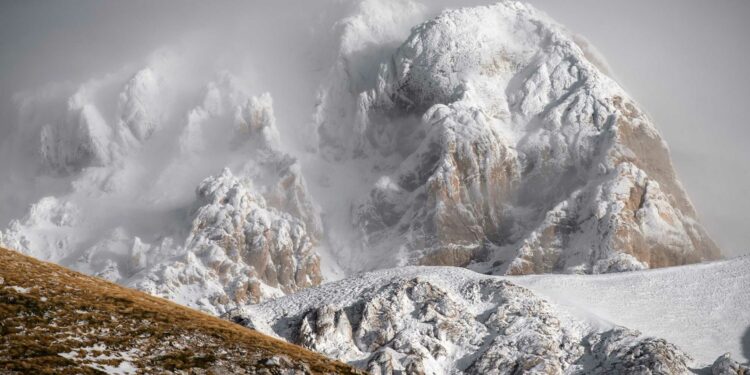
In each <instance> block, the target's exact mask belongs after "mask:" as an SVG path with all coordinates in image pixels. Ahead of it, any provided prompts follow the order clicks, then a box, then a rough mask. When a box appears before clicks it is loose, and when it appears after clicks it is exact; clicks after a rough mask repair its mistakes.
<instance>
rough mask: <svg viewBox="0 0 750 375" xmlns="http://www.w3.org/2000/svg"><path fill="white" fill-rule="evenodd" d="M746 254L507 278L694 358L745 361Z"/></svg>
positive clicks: (749, 349) (749, 328) (749, 330)
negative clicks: (644, 267) (606, 271)
mask: <svg viewBox="0 0 750 375" xmlns="http://www.w3.org/2000/svg"><path fill="white" fill-rule="evenodd" d="M748 269H750V257H742V258H735V259H730V260H726V261H719V262H711V263H706V264H696V265H691V266H685V267H670V268H665V269H659V270H649V271H639V272H628V273H623V274H616V275H615V274H612V275H593V276H590V277H582V276H575V275H555V276H551V275H550V276H547V275H545V276H524V277H519V278H513V279H511V280H512V281H513V282H514V283H516V284H518V285H522V286H524V287H527V288H529V289H530V290H532V291H534V293H536V294H537V295H540V296H543V297H544V298H546V299H548V300H549V301H551V302H553V303H554V304H556V305H558V306H560V307H561V308H563V309H565V310H566V311H569V312H570V313H571V314H574V315H576V314H578V313H582V314H585V315H586V316H590V317H592V318H593V319H597V320H601V321H607V322H610V323H612V324H618V325H622V326H625V327H628V328H633V329H637V330H639V331H641V332H644V333H646V334H648V335H653V336H656V337H662V338H665V339H667V340H668V341H669V342H671V343H674V344H676V345H677V346H679V347H680V349H682V350H684V351H685V352H687V353H689V354H690V355H691V356H692V357H693V358H695V360H696V361H698V362H699V363H703V364H707V363H711V362H713V360H714V359H716V358H717V357H718V356H720V355H721V354H723V353H724V352H729V353H731V354H732V357H733V358H735V359H738V360H741V361H742V362H745V361H750V273H748Z"/></svg>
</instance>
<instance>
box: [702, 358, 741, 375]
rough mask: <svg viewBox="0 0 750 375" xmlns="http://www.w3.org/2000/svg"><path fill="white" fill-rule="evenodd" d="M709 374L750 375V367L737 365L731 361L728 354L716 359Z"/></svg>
mask: <svg viewBox="0 0 750 375" xmlns="http://www.w3.org/2000/svg"><path fill="white" fill-rule="evenodd" d="M711 374H713V375H746V374H750V366H748V365H742V364H739V363H738V362H737V361H735V360H733V359H732V356H731V355H729V353H725V354H724V355H722V356H720V357H719V358H716V362H714V364H713V366H711Z"/></svg>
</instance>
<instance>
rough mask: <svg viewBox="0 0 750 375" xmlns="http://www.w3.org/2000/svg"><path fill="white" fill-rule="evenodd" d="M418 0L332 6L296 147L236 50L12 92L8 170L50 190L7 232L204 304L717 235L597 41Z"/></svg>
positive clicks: (691, 253) (552, 265) (698, 246)
mask: <svg viewBox="0 0 750 375" xmlns="http://www.w3.org/2000/svg"><path fill="white" fill-rule="evenodd" d="M427 8H428V7H426V6H425V5H421V4H418V3H413V2H410V1H389V2H386V3H377V2H372V1H364V2H361V3H358V4H357V5H355V6H353V8H352V11H351V14H350V15H349V16H348V17H345V18H344V19H342V20H340V21H338V22H336V24H335V25H336V27H335V28H334V29H333V31H332V32H333V33H334V34H335V35H334V37H332V38H333V40H335V41H338V42H337V43H334V45H336V48H337V50H335V51H334V56H335V58H334V64H333V66H332V68H331V69H330V71H329V72H328V74H327V76H326V77H325V79H324V80H323V83H321V85H320V87H319V89H318V96H319V99H318V102H317V105H316V107H315V109H314V111H313V112H314V113H313V123H312V125H310V126H307V127H305V126H301V125H295V124H287V125H285V126H288V127H289V126H291V127H292V128H294V129H299V132H301V133H305V134H307V135H308V136H306V138H307V141H308V144H307V147H306V149H305V150H303V151H300V150H297V149H295V148H294V147H292V146H291V144H289V143H288V142H286V141H285V140H284V139H282V137H281V136H280V131H279V124H277V121H276V115H275V113H274V108H273V100H272V99H271V95H272V94H267V93H266V94H262V95H257V96H252V95H250V94H248V92H251V91H253V90H252V89H248V88H247V87H246V86H244V85H243V81H242V80H241V79H239V78H238V77H237V76H235V75H233V74H232V73H230V72H228V71H222V72H220V73H217V74H213V75H209V76H208V77H207V78H206V79H207V80H208V83H204V82H205V81H204V82H201V81H200V80H199V79H198V78H196V79H195V81H198V83H197V84H187V83H185V82H184V80H181V77H183V76H180V73H183V72H180V71H179V69H176V68H175V67H176V66H180V63H181V59H182V58H184V57H183V56H180V55H179V54H169V53H157V54H155V55H154V56H153V57H152V58H151V59H150V62H149V63H148V64H147V66H146V67H145V68H143V69H140V70H138V71H137V72H136V73H134V74H133V75H132V76H129V75H128V73H127V71H124V72H116V73H113V74H110V75H107V76H105V77H102V78H95V79H92V80H91V81H89V82H86V83H83V84H81V85H78V86H65V85H63V86H54V87H52V88H49V89H47V90H46V91H43V92H39V93H27V94H25V95H20V96H19V97H18V103H19V124H18V126H17V127H16V128H15V129H14V132H13V133H12V137H11V138H10V139H9V140H7V142H6V144H5V145H4V146H3V148H4V151H6V152H8V153H9V154H12V155H26V156H28V160H35V163H36V164H35V165H36V167H35V168H33V170H32V171H31V172H26V175H24V174H23V173H21V172H18V174H19V175H20V176H22V177H20V178H19V179H20V180H21V181H22V182H23V181H26V183H28V184H29V185H32V186H34V188H33V189H31V190H32V191H34V194H31V196H38V197H40V198H37V201H36V202H35V203H33V204H32V205H31V209H30V210H29V211H28V212H27V213H26V214H25V216H23V217H19V218H17V219H15V220H13V221H12V222H11V223H10V225H9V227H8V228H7V229H5V230H3V231H2V234H0V242H1V243H3V244H5V245H6V246H8V247H12V248H16V249H19V250H20V251H23V252H24V253H27V254H31V255H33V256H36V257H38V258H41V259H46V260H50V261H54V262H58V263H61V264H64V265H68V266H70V267H73V268H74V269H77V270H80V271H83V272H86V273H90V274H94V275H98V276H102V277H105V278H107V279H109V280H112V281H115V282H118V283H121V284H125V285H130V286H134V287H136V288H138V289H141V290H145V291H148V292H150V293H154V294H157V295H161V296H165V297H168V298H171V299H173V300H176V301H179V302H181V303H184V304H188V305H191V306H195V307H198V308H201V309H204V310H206V311H209V312H212V313H215V314H221V313H224V312H226V311H228V310H230V309H232V308H235V307H238V306H242V305H244V304H246V303H253V302H258V301H261V300H264V299H267V298H272V297H276V296H280V295H284V294H289V293H292V292H295V291H297V290H299V289H301V288H305V287H309V286H313V285H318V284H320V283H321V282H322V281H323V280H326V279H332V278H338V277H341V276H343V275H346V274H350V273H353V272H359V271H366V270H373V269H381V268H388V267H396V266H402V265H409V264H415V265H419V264H422V265H448V266H461V267H468V268H470V269H474V270H477V271H480V272H483V273H492V274H530V273H550V272H551V273H606V272H619V271H631V270H639V269H645V268H654V267H664V266H674V265H681V264H687V263H694V262H699V261H702V260H710V259H716V258H718V257H719V256H720V254H719V251H718V249H717V248H716V246H715V245H714V243H713V242H712V241H711V239H710V238H709V237H708V235H707V234H706V232H705V230H704V229H703V227H702V226H701V225H700V223H699V222H698V220H697V217H696V213H695V210H694V208H693V206H692V205H691V204H690V201H689V199H688V197H687V195H686V194H685V192H684V190H683V189H682V187H681V185H680V183H679V181H678V180H677V178H676V176H675V172H674V169H673V167H672V164H671V162H670V159H669V152H668V149H667V146H666V144H665V143H664V141H663V140H662V139H661V137H660V135H659V133H658V132H657V131H656V129H655V128H654V126H653V125H652V124H651V122H650V120H649V119H648V117H647V116H646V115H645V114H644V113H643V111H642V110H641V109H639V107H638V106H637V104H636V103H634V101H633V100H632V99H630V98H629V97H628V95H627V94H626V93H625V92H624V91H623V90H622V89H621V88H620V87H619V86H618V85H617V83H616V82H614V81H613V80H612V79H611V78H610V77H608V76H607V69H606V67H605V66H604V65H603V63H601V61H600V59H599V58H597V57H596V56H597V54H596V52H595V51H593V49H592V47H591V46H589V45H588V44H587V43H586V42H585V41H583V40H582V39H581V38H580V37H576V36H574V35H572V34H571V33H570V32H568V31H566V30H565V29H564V28H563V27H562V26H560V25H558V24H556V23H555V22H554V21H552V20H550V19H549V18H548V17H546V16H545V15H543V14H541V13H540V12H538V11H536V10H534V9H533V8H532V7H530V6H529V5H526V4H523V3H516V2H500V3H498V4H496V5H493V6H484V7H476V8H465V9H458V10H447V11H444V12H442V13H440V14H439V15H437V16H436V17H434V18H429V14H430V12H429V11H428V9H427ZM409 28H411V31H410V32H409V31H408V30H409ZM200 77H202V76H199V78H200ZM196 98H198V99H196ZM24 165H25V164H24ZM19 168H20V167H19ZM24 178H26V180H23V179H24ZM9 184H11V183H9ZM102 202H106V203H105V204H102Z"/></svg>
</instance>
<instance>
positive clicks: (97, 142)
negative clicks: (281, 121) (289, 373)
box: [0, 63, 324, 314]
mask: <svg viewBox="0 0 750 375" xmlns="http://www.w3.org/2000/svg"><path fill="white" fill-rule="evenodd" d="M163 66H169V64H166V63H161V64H159V63H157V64H154V67H151V66H149V67H146V68H143V69H141V70H139V71H138V72H137V73H135V74H134V75H133V76H130V77H124V76H123V77H117V76H114V77H113V76H108V77H106V78H104V79H102V80H92V81H91V82H89V83H87V84H84V85H81V86H80V87H78V88H74V89H73V90H74V91H73V92H74V93H73V94H72V96H70V99H68V100H67V101H65V100H62V99H61V98H64V97H65V95H67V93H64V94H58V93H54V95H51V98H41V99H40V98H32V99H33V100H32V99H29V101H28V103H25V104H24V108H23V112H24V116H22V117H24V119H25V120H27V121H28V126H27V127H26V128H23V129H22V130H23V131H24V132H27V133H29V134H31V135H33V133H34V132H38V133H37V136H38V135H39V134H41V139H42V152H41V155H42V161H41V164H40V165H41V166H42V167H43V168H45V170H46V171H47V172H48V173H50V174H51V175H53V176H55V178H59V179H61V180H62V179H68V180H69V185H70V186H71V188H70V189H68V190H72V191H66V192H65V193H64V194H59V195H58V196H49V197H44V198H42V199H40V200H39V201H38V202H36V203H35V204H33V205H32V206H31V208H30V210H29V211H28V213H27V214H26V216H25V217H24V218H22V219H17V220H13V221H12V222H11V224H10V225H9V227H8V228H7V229H5V230H4V231H3V232H2V234H0V243H3V244H5V245H7V246H10V247H13V248H16V249H18V250H19V251H23V252H25V253H27V254H33V255H35V256H37V257H39V258H42V259H46V260H51V261H55V262H60V263H63V264H65V265H67V266H70V267H73V268H75V269H77V270H80V271H82V272H86V273H88V274H92V275H96V276H100V277H103V278H105V279H107V280H110V281H113V282H118V283H122V284H125V285H129V286H135V287H137V288H140V289H142V290H145V291H148V292H150V293H153V294H158V295H161V296H164V297H167V298H171V299H174V300H177V301H180V302H182V303H184V304H187V305H190V306H193V307H197V308H201V309H203V310H205V311H209V312H212V313H214V314H220V313H222V312H224V311H226V310H227V309H229V308H233V307H236V306H238V305H242V304H245V303H254V302H258V301H260V300H263V299H265V298H269V297H272V296H278V295H283V294H286V293H292V292H294V291H296V290H298V289H300V288H304V287H307V286H311V285H317V284H319V283H320V282H321V281H322V274H321V271H320V264H319V263H320V262H319V258H318V255H317V253H316V249H317V247H318V246H319V244H320V243H321V242H322V241H323V239H324V233H323V225H322V223H321V219H320V213H319V209H318V207H317V206H316V205H315V204H314V203H313V201H312V198H311V196H310V194H309V192H308V190H307V186H306V182H305V180H304V177H303V176H302V172H301V170H300V167H299V164H298V163H297V160H296V159H295V158H294V157H293V156H291V155H289V154H287V153H285V152H283V151H281V140H280V136H279V131H278V129H277V125H276V118H275V115H274V112H273V99H272V98H271V95H270V94H268V93H265V94H261V95H259V96H250V95H248V94H246V90H245V89H244V88H243V87H242V85H241V84H240V83H238V81H237V79H236V78H235V77H234V76H233V75H231V74H230V73H228V72H221V73H219V74H217V75H216V76H215V77H214V78H213V79H212V80H211V81H210V82H209V83H208V84H206V85H205V87H204V88H203V89H202V92H201V94H202V95H200V96H199V97H201V100H199V101H198V103H197V104H196V105H194V106H192V107H190V108H189V110H187V111H186V112H183V113H182V115H183V116H179V115H175V113H179V111H182V110H184V108H183V107H179V106H177V107H175V106H176V105H177V104H180V105H182V103H180V102H179V100H177V99H175V98H170V97H164V94H169V93H172V91H170V90H173V89H174V87H175V86H176V84H175V83H174V82H171V81H169V80H168V79H170V78H169V77H170V76H169V72H166V71H163V70H162V67H163ZM112 94H114V97H113V96H112ZM55 101H61V102H65V103H67V104H66V105H65V106H57V107H56V106H52V105H48V106H47V105H44V106H42V108H41V109H40V108H34V106H35V105H37V104H38V103H42V102H43V103H45V104H46V103H47V102H55ZM107 102H109V103H110V104H111V105H110V106H107V105H104V104H102V103H107ZM107 109H109V110H111V112H110V113H107V112H106V110H107ZM35 110H36V112H39V113H35ZM27 112H28V113H27ZM60 117H62V118H63V120H64V121H62V122H59V123H55V124H56V125H55V126H52V125H44V126H40V124H42V123H44V122H46V120H47V119H48V118H49V119H56V118H60ZM32 138H33V137H32ZM205 160H209V161H211V163H208V166H207V165H206V164H207V163H206V162H205ZM144 161H145V162H147V163H152V164H154V165H149V166H148V168H144V167H142V166H143V162H144ZM215 164H218V165H220V166H221V167H219V168H215V167H213V166H214V165H215ZM193 168H195V170H192V169H193ZM222 169H224V172H222V173H221V174H218V175H215V176H212V177H209V178H206V176H207V175H209V173H210V174H214V173H216V172H217V171H221V170H222ZM201 171H206V172H204V173H206V174H200V173H201ZM196 175H198V176H200V178H201V179H204V178H206V179H205V180H204V181H203V182H201V183H200V184H199V186H198V189H197V191H196V192H195V193H194V194H192V196H191V194H186V195H185V196H184V197H180V196H179V194H176V193H177V192H179V188H176V187H175V183H176V181H183V182H184V181H193V180H194V179H195V177H194V176H196ZM139 179H144V181H148V182H147V184H146V186H140V185H138V184H139V182H138V181H139ZM198 181H200V180H197V181H196V182H193V184H195V183H197V182H198ZM192 186H195V185H192ZM188 191H189V189H188ZM164 201H166V203H162V202H164ZM92 202H96V203H92ZM99 202H108V203H105V206H106V205H107V204H109V205H116V206H118V207H120V208H119V210H120V212H122V213H124V215H126V216H127V215H128V214H127V212H130V213H132V212H134V211H137V210H143V211H142V212H147V211H149V210H150V208H149V206H151V205H153V204H157V205H158V204H161V206H162V207H165V206H166V207H170V208H168V209H167V210H166V212H164V211H163V209H162V213H161V214H160V213H159V210H160V209H156V210H152V211H151V212H152V213H153V214H155V215H161V217H160V218H159V216H157V217H156V218H150V217H148V218H145V219H144V218H143V217H141V219H140V220H143V221H144V222H143V223H137V221H138V220H130V219H117V218H115V219H113V218H112V212H107V210H108V208H107V207H98V206H100V203H99ZM118 202H129V203H128V204H127V205H125V206H120V204H119V203H118ZM146 216H148V215H146ZM134 222H136V223H134Z"/></svg>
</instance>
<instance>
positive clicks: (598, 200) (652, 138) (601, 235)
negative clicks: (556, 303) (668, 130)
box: [320, 2, 720, 274]
mask: <svg viewBox="0 0 750 375" xmlns="http://www.w3.org/2000/svg"><path fill="white" fill-rule="evenodd" d="M578 43H579V44H582V43H583V42H580V41H579V42H578ZM579 44H577V43H576V41H575V39H574V38H573V37H572V36H571V35H570V34H569V33H568V32H567V31H566V30H564V29H563V28H562V27H560V26H558V25H556V24H555V23H554V22H553V21H551V20H549V19H547V18H546V17H545V16H544V15H541V14H539V13H537V12H536V11H535V10H534V9H532V8H531V7H529V6H527V5H524V4H518V3H510V2H507V3H506V2H502V3H499V4H497V5H494V6H489V7H478V8H470V9H461V10H451V11H446V12H444V13H442V14H441V15H440V16H438V17H437V18H435V19H433V20H430V21H427V22H425V23H423V24H421V25H419V26H417V27H415V28H414V29H413V30H412V33H411V36H410V37H409V38H408V39H407V40H406V41H405V42H404V43H403V44H402V45H401V46H400V47H399V48H398V49H397V50H396V52H395V53H394V54H393V55H392V56H391V57H390V59H387V62H384V63H383V64H382V65H381V67H380V70H379V72H378V73H377V78H376V79H373V80H372V81H375V82H377V85H376V86H375V87H372V88H371V89H370V90H365V91H363V92H361V93H355V94H358V96H357V99H356V100H354V101H355V102H356V103H357V105H356V108H343V109H341V111H343V112H346V111H347V110H348V111H349V112H350V113H351V116H350V117H346V116H344V117H342V118H335V117H334V118H328V119H326V120H327V121H324V122H321V125H320V126H321V132H325V133H326V134H345V132H343V131H337V130H336V127H337V126H339V127H346V126H352V125H351V121H349V120H351V119H355V120H353V121H355V127H356V129H357V132H358V133H357V134H355V135H353V136H351V137H350V138H347V141H346V144H344V143H342V142H343V141H341V140H336V139H331V138H324V139H322V140H321V142H322V143H321V147H322V148H323V149H326V148H331V149H335V150H338V152H341V151H340V150H342V149H346V148H347V147H349V148H350V152H351V154H352V155H354V156H355V157H361V158H370V159H373V160H378V159H380V158H382V160H383V162H382V163H380V164H378V166H379V169H378V170H377V171H375V173H380V174H382V175H383V177H382V178H381V179H380V180H378V182H377V183H376V184H375V185H374V186H373V188H372V190H371V191H370V192H369V193H368V194H367V195H366V197H365V198H363V199H362V201H361V202H360V203H358V204H355V209H354V211H353V212H354V215H353V221H354V223H355V226H358V227H359V228H361V230H362V232H363V233H365V242H366V245H365V247H366V248H367V249H369V251H371V252H372V253H374V254H379V257H380V258H381V259H384V260H382V261H381V263H378V264H375V265H373V267H382V266H388V265H391V266H392V265H393V264H394V263H400V264H403V263H408V264H426V265H452V266H469V267H472V268H474V269H477V270H480V271H483V272H492V273H508V274H527V273H544V272H585V273H599V272H618V271H627V270H637V269H643V268H653V267H666V266H673V265H680V264H687V263H694V262H699V261H702V260H708V259H717V258H718V257H719V256H720V253H719V250H718V248H717V247H716V245H715V244H714V243H713V242H712V240H711V239H710V238H709V237H708V235H707V234H706V232H705V230H704V229H703V227H702V226H701V225H700V224H699V223H698V221H697V217H696V213H695V210H694V208H693V206H692V205H691V203H690V201H689V199H688V197H687V195H686V194H685V192H684V190H683V189H682V187H681V185H680V183H679V181H678V180H677V178H676V175H675V172H674V169H673V167H672V164H671V161H670V158H669V152H668V149H667V146H666V144H665V143H664V141H663V140H662V139H661V137H660V135H659V133H658V132H657V131H656V129H655V128H654V127H653V125H652V124H651V123H650V121H649V119H648V118H647V117H646V116H645V115H644V114H643V112H642V111H641V110H640V109H638V107H637V105H636V104H635V103H634V102H633V101H632V100H631V99H629V98H628V96H627V95H626V94H625V93H624V92H623V90H622V89H621V88H620V87H619V86H618V85H617V84H616V83H615V82H614V81H612V80H611V79H610V78H609V77H607V76H606V75H605V74H604V73H602V71H601V70H600V69H599V68H597V66H596V65H594V64H593V63H592V62H590V61H589V60H588V58H587V53H586V51H588V48H590V47H589V46H585V48H586V51H584V50H582V48H581V47H580V46H579ZM596 63H597V64H599V63H598V62H596ZM350 69H354V68H351V67H350ZM352 73H353V72H352ZM350 75H351V76H354V74H350ZM353 87H356V85H354V86H353ZM332 95H333V94H332ZM341 102H344V101H341ZM322 112H323V113H328V112H332V111H330V110H329V111H328V112H326V111H322ZM337 142H338V143H337ZM394 160H395V162H394ZM396 253H398V254H396ZM380 254H391V255H390V256H382V255H380Z"/></svg>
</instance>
